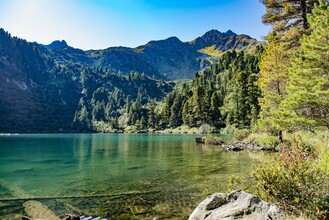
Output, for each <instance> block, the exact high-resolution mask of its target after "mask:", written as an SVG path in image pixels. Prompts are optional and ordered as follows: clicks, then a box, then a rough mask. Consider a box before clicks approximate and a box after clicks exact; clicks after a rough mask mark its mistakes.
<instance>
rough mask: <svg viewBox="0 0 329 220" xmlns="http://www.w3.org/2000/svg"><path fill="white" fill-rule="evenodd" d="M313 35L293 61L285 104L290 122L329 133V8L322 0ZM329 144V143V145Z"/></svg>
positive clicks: (312, 19) (316, 11)
mask: <svg viewBox="0 0 329 220" xmlns="http://www.w3.org/2000/svg"><path fill="white" fill-rule="evenodd" d="M308 18H309V22H310V27H311V30H312V33H311V35H310V36H305V37H304V38H303V39H302V41H301V46H302V47H301V53H298V54H296V55H295V57H294V58H293V59H292V67H291V68H290V69H289V77H290V83H289V86H288V87H287V91H288V96H287V97H286V99H285V100H284V102H283V103H282V108H283V109H284V110H285V113H286V115H288V116H289V117H288V118H287V121H288V123H290V124H292V125H295V126H314V127H319V126H324V127H327V128H328V134H329V72H328V71H329V7H328V2H327V1H326V0H320V3H319V5H317V6H316V7H315V8H314V10H313V16H309V17H308ZM328 145H329V143H328Z"/></svg>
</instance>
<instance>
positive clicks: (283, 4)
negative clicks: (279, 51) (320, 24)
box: [260, 0, 318, 45]
mask: <svg viewBox="0 0 329 220" xmlns="http://www.w3.org/2000/svg"><path fill="white" fill-rule="evenodd" d="M260 2H261V3H263V4H264V5H265V7H266V13H265V14H264V15H263V19H262V21H263V23H264V24H270V25H272V28H273V30H274V31H276V32H279V33H284V35H281V40H284V41H288V42H289V44H290V45H296V44H298V41H299V38H300V37H301V36H302V35H303V34H304V33H306V31H307V29H308V28H309V26H310V25H309V21H308V17H307V16H308V15H309V14H311V12H312V9H313V7H314V4H315V3H317V2H318V0H299V1H295V0H260ZM289 32H290V33H289Z"/></svg>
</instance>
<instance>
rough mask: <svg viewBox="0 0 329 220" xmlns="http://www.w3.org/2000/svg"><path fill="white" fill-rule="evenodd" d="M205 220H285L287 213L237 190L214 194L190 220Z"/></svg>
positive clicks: (194, 212)
mask: <svg viewBox="0 0 329 220" xmlns="http://www.w3.org/2000/svg"><path fill="white" fill-rule="evenodd" d="M203 219H206V220H217V219H227V220H229V219H250V220H251V219H253V220H267V219H271V220H281V219H285V213H284V212H283V211H282V210H280V209H279V208H278V207H277V206H276V205H274V204H270V203H267V202H265V201H263V200H261V199H260V198H259V197H257V196H255V195H252V194H249V193H246V192H244V191H240V190H237V191H233V192H231V193H230V194H223V193H214V194H212V195H211V196H208V198H207V199H205V200H204V201H202V202H201V203H200V204H199V205H198V206H197V207H196V209H195V210H194V211H193V213H192V214H191V215H190V217H189V220H203Z"/></svg>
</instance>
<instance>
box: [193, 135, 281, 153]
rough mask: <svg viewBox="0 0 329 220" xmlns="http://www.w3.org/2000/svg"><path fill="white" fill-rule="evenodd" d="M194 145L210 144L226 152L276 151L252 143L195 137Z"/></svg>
mask: <svg viewBox="0 0 329 220" xmlns="http://www.w3.org/2000/svg"><path fill="white" fill-rule="evenodd" d="M195 141H196V143H203V144H210V145H218V146H221V147H222V148H224V149H225V150H227V151H241V150H252V151H259V150H261V151H277V150H276V149H274V148H265V147H261V146H259V145H257V144H254V143H252V142H249V143H245V142H243V141H235V142H230V143H228V142H225V141H223V140H221V139H220V138H207V137H197V138H195Z"/></svg>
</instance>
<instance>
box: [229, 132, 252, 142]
mask: <svg viewBox="0 0 329 220" xmlns="http://www.w3.org/2000/svg"><path fill="white" fill-rule="evenodd" d="M250 133H251V131H250V129H241V130H238V131H237V132H236V133H234V136H233V139H234V140H237V141H243V140H244V139H246V138H247V137H248V136H249V135H250Z"/></svg>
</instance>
